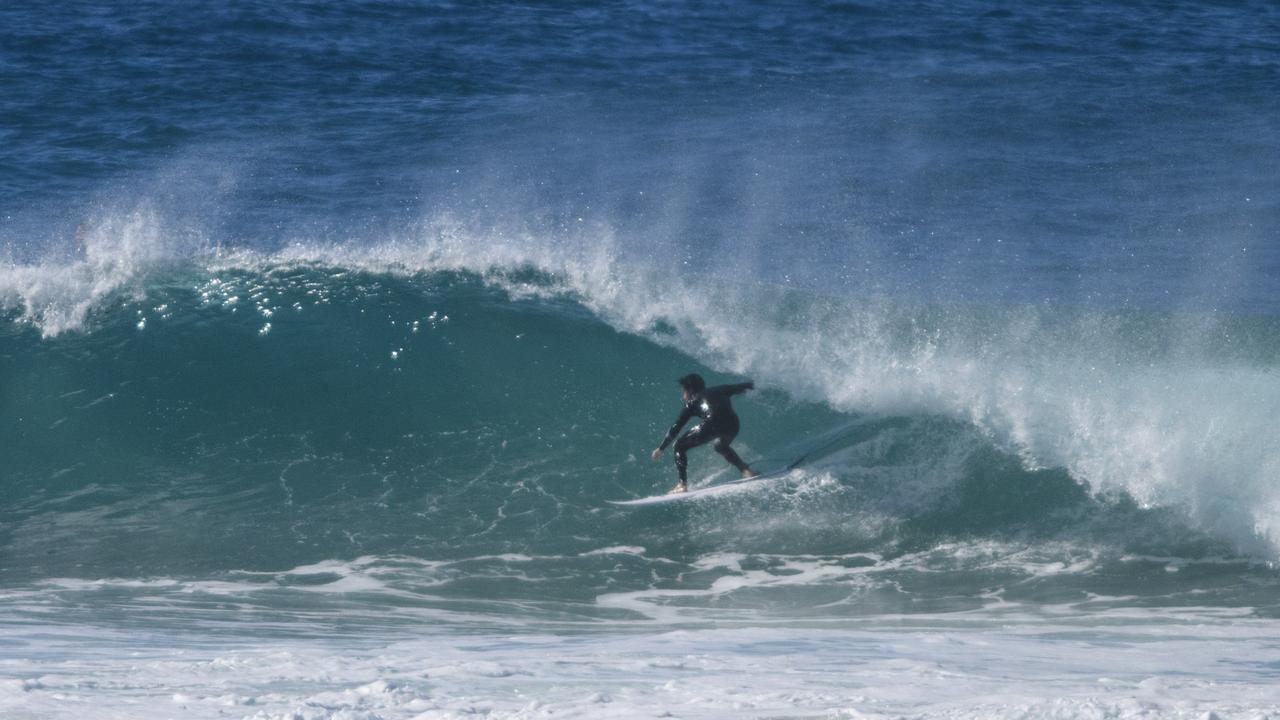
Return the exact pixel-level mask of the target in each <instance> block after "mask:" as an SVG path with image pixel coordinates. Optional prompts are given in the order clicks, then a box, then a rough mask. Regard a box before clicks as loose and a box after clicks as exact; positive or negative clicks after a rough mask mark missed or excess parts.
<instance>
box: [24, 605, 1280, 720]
mask: <svg viewBox="0 0 1280 720" xmlns="http://www.w3.org/2000/svg"><path fill="white" fill-rule="evenodd" d="M1184 619H1186V620H1191V619H1195V618H1194V616H1191V615H1189V614H1188V617H1187V618H1184ZM1198 620H1199V621H1200V622H1198V623H1196V624H1186V623H1179V624H1176V625H1166V624H1164V621H1163V620H1155V621H1151V620H1148V621H1145V622H1144V621H1142V620H1135V621H1132V622H1129V623H1121V622H1118V621H1117V622H1115V623H1113V624H1109V625H1108V626H1106V627H1087V626H1086V627H1081V626H1078V625H1074V624H1072V623H1071V622H1070V621H1066V622H1060V621H1053V620H1035V619H1026V620H1023V621H1019V622H1017V623H1012V624H1011V623H1008V622H1004V623H1000V624H990V623H985V622H968V623H966V622H962V621H958V620H956V619H950V620H945V621H944V620H941V619H928V618H916V619H914V620H906V619H901V618H900V619H896V620H894V621H892V622H890V623H884V622H880V623H874V622H873V623H866V624H861V625H858V624H853V625H845V626H836V625H829V626H824V627H817V628H815V627H803V626H791V627H776V628H759V627H754V628H753V627H732V628H724V629H716V628H702V629H683V630H671V629H667V630H662V629H657V630H655V631H651V632H642V633H617V632H604V633H599V632H588V633H585V634H582V633H574V634H568V635H562V636H551V635H541V634H521V635H515V636H512V635H507V634H475V633H460V634H452V633H449V632H442V631H440V630H438V629H433V628H431V627H429V626H424V627H422V628H420V629H419V630H418V631H417V632H415V633H412V634H410V635H408V636H406V635H404V634H403V633H397V634H396V635H390V634H385V633H381V632H379V631H378V630H377V628H376V626H375V627H370V628H369V629H368V632H367V633H362V634H361V635H358V636H343V637H331V638H327V639H326V638H323V637H321V636H317V637H316V639H313V640H297V639H288V638H282V637H274V636H272V634H271V633H270V632H269V630H268V629H266V628H264V632H263V633H260V634H258V635H257V637H256V639H254V640H251V641H250V640H248V639H249V638H252V637H255V634H254V633H253V632H248V631H249V630H251V629H250V628H243V629H245V630H246V631H247V632H245V633H244V634H243V635H242V636H240V637H238V638H235V639H227V638H220V637H218V636H204V635H199V634H196V633H192V632H190V631H187V632H182V633H172V632H167V631H164V630H161V629H157V630H156V631H154V632H150V631H147V630H140V631H139V630H135V631H133V632H131V633H127V634H112V633H101V632H96V631H95V630H94V629H92V628H79V629H65V628H64V630H63V631H62V632H46V631H47V630H49V629H50V628H13V627H9V626H0V638H2V639H3V640H4V641H5V642H4V645H3V646H4V647H9V648H14V647H24V646H26V647H33V648H38V650H37V651H34V652H30V653H23V654H22V655H21V656H18V655H9V654H7V653H6V654H0V688H3V689H4V692H0V715H4V716H5V717H42V718H68V719H69V718H79V717H94V718H107V719H113V718H130V719H131V720H150V719H152V718H157V719H159V718H170V717H174V716H175V715H179V716H181V717H184V718H197V719H198V718H226V717H231V718H244V719H246V720H276V719H289V720H296V719H297V718H307V719H310V720H352V719H354V718H361V719H366V720H367V719H369V718H380V719H381V720H421V719H422V718H462V717H477V716H478V717H489V718H512V719H514V718H530V717H566V718H600V717H605V718H637V717H664V716H671V717H685V718H702V719H704V720H710V719H719V718H726V719H727V718H741V717H860V718H890V717H912V718H922V719H925V718H952V719H956V718H996V719H999V718H1026V717H1055V718H1064V719H1066V720H1073V719H1075V718H1081V719H1083V718H1096V717H1111V718H1121V719H1127V718H1150V717H1171V718H1201V717H1207V716H1210V715H1209V714H1210V713H1213V714H1214V715H1216V716H1217V717H1221V718H1224V719H1225V718H1257V717H1267V716H1275V714H1277V713H1280V686H1277V685H1276V683H1275V682H1274V677H1273V672H1272V670H1271V669H1270V668H1271V667H1272V666H1273V665H1272V664H1273V663H1274V662H1275V661H1276V659H1277V657H1276V651H1275V649H1274V648H1273V647H1271V643H1269V642H1268V641H1267V640H1266V638H1268V637H1271V636H1273V635H1274V634H1275V633H1276V631H1277V629H1280V628H1277V627H1276V623H1275V621H1261V620H1244V619H1233V620H1224V619H1221V618H1215V617H1212V616H1206V617H1201V618H1198ZM1161 629H1163V630H1164V631H1163V632H1158V631H1159V630H1161Z"/></svg>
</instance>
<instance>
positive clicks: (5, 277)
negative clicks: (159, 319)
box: [0, 207, 172, 338]
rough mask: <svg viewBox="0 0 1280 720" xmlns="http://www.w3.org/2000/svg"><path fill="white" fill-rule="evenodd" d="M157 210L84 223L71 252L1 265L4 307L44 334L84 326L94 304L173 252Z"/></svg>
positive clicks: (132, 283) (132, 284)
mask: <svg viewBox="0 0 1280 720" xmlns="http://www.w3.org/2000/svg"><path fill="white" fill-rule="evenodd" d="M171 253H172V249H171V247H169V245H168V244H167V243H166V241H165V233H164V228H163V227H162V223H161V221H160V219H159V217H158V215H157V214H156V213H155V212H154V211H153V210H151V209H150V208H147V207H140V208H137V209H135V210H133V211H132V212H128V213H124V214H119V215H111V216H108V217H105V218H103V219H101V220H99V221H96V222H92V223H86V224H84V225H82V226H80V228H79V230H77V232H76V237H75V239H74V247H73V248H72V250H71V252H70V253H68V254H64V255H59V256H50V257H47V258H46V259H44V260H42V261H40V262H37V263H30V264H21V263H17V262H9V263H5V264H3V265H0V307H3V308H4V309H5V310H8V311H13V310H17V311H19V319H20V320H21V321H22V322H26V323H30V324H32V325H34V326H35V327H37V328H39V330H40V334H41V335H42V336H43V337H46V338H48V337H52V336H55V335H59V334H61V333H64V332H67V331H72V330H80V329H82V328H83V327H84V325H85V321H86V319H87V318H88V317H89V313H90V312H91V311H92V310H93V308H94V307H95V306H96V305H97V304H98V303H100V302H101V301H102V300H103V299H105V298H107V297H109V296H111V295H112V294H113V293H115V292H117V291H119V290H121V289H127V288H129V287H133V288H135V289H136V290H137V291H139V292H140V291H141V285H140V281H141V279H142V278H143V277H144V276H145V274H146V272H147V271H148V270H149V269H150V268H153V267H155V266H156V265H157V264H159V263H160V262H162V261H164V260H165V259H167V258H169V257H170V256H171Z"/></svg>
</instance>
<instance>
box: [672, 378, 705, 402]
mask: <svg viewBox="0 0 1280 720" xmlns="http://www.w3.org/2000/svg"><path fill="white" fill-rule="evenodd" d="M677 382H679V383H680V389H682V390H684V398H685V400H688V399H689V398H691V397H693V396H694V395H697V394H698V393H700V392H702V391H703V390H704V389H706V387H707V383H706V382H704V381H703V380H702V376H701V375H699V374H698V373H689V374H688V375H685V376H684V377H682V378H680V379H679V380H678V381H677Z"/></svg>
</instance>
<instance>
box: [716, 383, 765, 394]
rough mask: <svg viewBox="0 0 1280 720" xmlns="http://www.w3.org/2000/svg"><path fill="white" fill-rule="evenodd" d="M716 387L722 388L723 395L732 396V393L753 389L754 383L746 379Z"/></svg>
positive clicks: (754, 387)
mask: <svg viewBox="0 0 1280 720" xmlns="http://www.w3.org/2000/svg"><path fill="white" fill-rule="evenodd" d="M716 389H717V390H722V391H723V392H724V394H725V395H730V396H733V395H737V394H738V393H744V392H746V391H748V390H755V389H756V384H755V383H754V382H752V381H750V380H748V381H746V382H744V383H735V384H733V385H721V386H720V387H718V388H716Z"/></svg>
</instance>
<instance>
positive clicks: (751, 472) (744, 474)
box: [742, 468, 760, 480]
mask: <svg viewBox="0 0 1280 720" xmlns="http://www.w3.org/2000/svg"><path fill="white" fill-rule="evenodd" d="M759 474H760V473H758V472H756V471H755V470H752V469H751V468H747V469H746V470H743V471H742V479H743V480H746V479H747V478H753V477H755V476H757V475H759Z"/></svg>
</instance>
